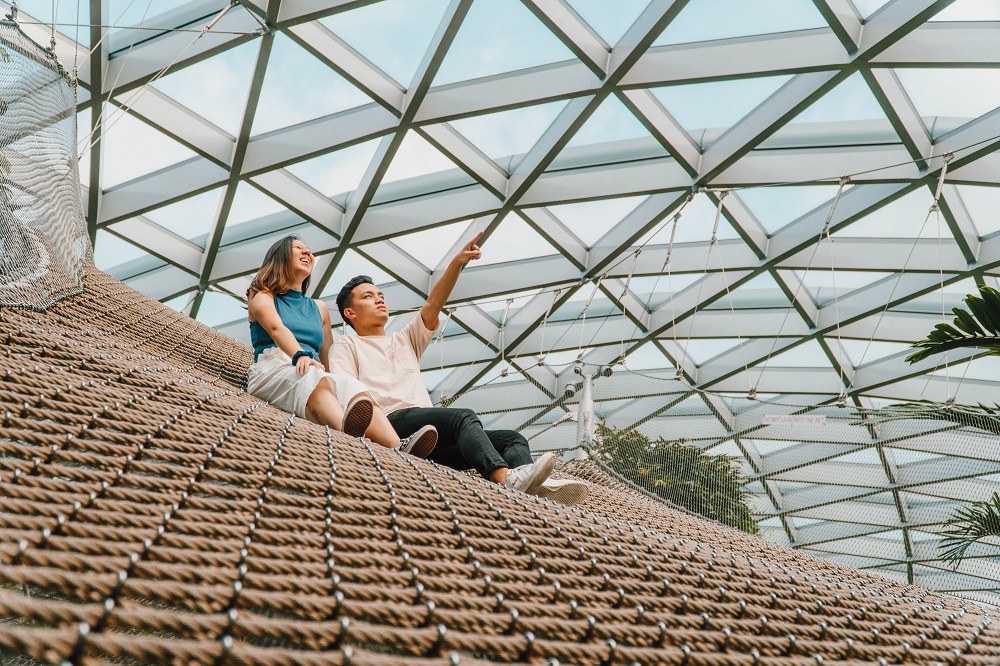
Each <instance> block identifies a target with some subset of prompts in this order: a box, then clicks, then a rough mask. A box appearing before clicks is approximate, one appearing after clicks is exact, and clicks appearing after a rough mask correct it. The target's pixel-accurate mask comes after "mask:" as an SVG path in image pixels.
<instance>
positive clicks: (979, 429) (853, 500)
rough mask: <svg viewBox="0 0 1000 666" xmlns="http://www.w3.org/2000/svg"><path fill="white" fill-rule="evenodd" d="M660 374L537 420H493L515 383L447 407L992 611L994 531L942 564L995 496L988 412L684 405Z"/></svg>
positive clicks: (997, 599) (667, 498)
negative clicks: (958, 521)
mask: <svg viewBox="0 0 1000 666" xmlns="http://www.w3.org/2000/svg"><path fill="white" fill-rule="evenodd" d="M655 374H656V371H653V372H645V373H644V372H631V371H629V370H627V369H618V370H616V371H615V372H614V374H613V375H612V376H608V377H598V378H595V379H594V380H593V390H592V401H591V403H590V404H591V406H590V407H588V403H587V397H586V392H582V393H581V392H577V393H576V394H575V395H570V396H568V397H565V398H562V399H560V400H558V401H556V403H555V404H553V406H552V407H553V408H552V409H551V411H549V412H547V413H546V415H545V416H544V417H542V418H528V419H526V418H525V415H526V414H527V410H525V411H521V410H496V411H493V410H490V409H489V408H488V406H487V405H488V404H489V403H492V404H495V405H497V406H498V407H499V406H501V405H503V404H504V403H510V402H512V401H514V398H513V397H508V398H505V397H504V395H503V394H504V393H507V394H508V395H509V396H518V395H521V394H523V393H525V392H527V391H528V390H529V386H528V384H527V382H525V381H524V380H523V379H522V380H518V379H513V378H512V379H511V380H510V381H506V382H503V383H499V384H498V383H494V384H493V385H491V386H487V387H484V388H481V389H479V390H473V391H470V392H469V393H467V394H465V395H464V396H461V397H459V398H458V400H456V401H455V404H456V406H460V407H461V406H469V407H475V408H477V409H478V410H479V411H480V413H481V416H482V418H483V421H484V423H485V424H486V425H487V427H489V428H501V427H513V428H519V429H521V431H522V432H523V433H524V434H525V435H526V436H528V437H529V439H530V441H531V446H532V449H533V450H535V451H544V450H562V451H567V452H569V451H572V450H574V449H576V450H577V451H578V452H579V451H580V450H583V451H585V452H586V453H585V455H586V456H587V457H589V459H590V460H591V461H592V462H593V463H595V464H597V465H598V466H600V467H601V468H602V469H603V470H604V471H605V472H607V473H608V474H610V475H612V476H613V477H615V478H617V479H619V480H620V481H622V482H623V483H625V484H627V485H629V486H631V487H633V488H637V489H640V490H642V491H645V492H646V493H647V494H649V495H651V496H654V497H656V498H658V499H660V500H661V501H663V502H665V503H667V504H670V505H673V506H676V507H679V508H682V509H684V510H687V511H690V512H692V513H695V514H698V515H701V516H705V517H707V518H710V519H713V520H715V521H717V522H720V523H723V524H726V525H729V526H731V527H734V528H737V529H741V530H744V531H747V532H751V533H757V534H760V535H761V536H762V537H764V538H766V539H768V540H771V541H775V542H778V543H781V544H783V545H787V546H790V547H793V548H797V549H800V550H803V551H805V552H809V553H811V554H814V555H818V556H821V557H824V558H827V559H832V560H834V561H837V562H839V563H841V564H845V565H848V566H852V567H855V568H859V569H866V570H872V571H877V572H878V573H880V574H882V575H884V576H888V577H890V578H893V579H896V580H899V581H901V582H908V583H912V584H916V585H920V586H922V587H926V588H929V589H934V590H939V591H947V592H952V593H958V594H962V595H965V596H967V597H971V598H975V599H978V600H981V601H986V602H988V603H992V604H1000V594H998V593H997V591H998V590H1000V517H998V519H997V525H996V526H995V529H994V531H993V534H995V535H996V536H988V535H984V538H981V539H978V540H976V541H975V542H974V543H972V544H971V545H970V546H969V548H968V550H966V551H964V553H963V555H964V558H963V559H961V561H960V562H958V563H957V566H956V562H955V560H954V559H952V558H949V557H948V552H949V547H951V546H953V545H954V542H953V541H949V534H948V533H949V532H950V531H953V530H954V528H955V526H954V525H953V524H952V525H949V521H950V520H952V519H954V518H956V517H959V516H960V514H961V512H962V511H963V510H968V509H969V508H970V507H972V508H977V507H978V509H982V508H983V505H982V503H985V502H987V501H989V500H991V498H992V497H993V496H994V493H996V492H998V491H1000V418H998V417H997V415H995V414H993V413H991V411H997V410H996V409H993V410H990V409H988V408H982V407H959V406H953V405H936V404H923V403H920V404H907V405H895V406H891V407H885V408H881V409H859V408H857V407H854V406H850V405H848V404H844V405H836V404H828V405H821V406H816V405H814V404H807V402H806V401H808V400H810V399H811V398H810V396H801V401H800V402H798V403H797V404H795V399H794V398H793V397H792V396H782V397H781V398H768V399H761V398H758V397H748V396H747V394H743V395H739V396H736V395H722V394H718V393H711V392H706V391H699V390H693V389H692V388H691V387H690V386H688V385H687V384H686V382H684V381H678V380H676V379H673V378H671V377H669V373H666V372H663V373H661V374H662V376H655ZM623 395H627V396H630V397H629V398H628V399H622V398H621V396H623ZM812 399H814V397H813V398H812ZM588 411H589V412H590V416H589V417H588V416H587V413H588ZM581 415H583V416H582V418H584V420H585V422H587V421H588V420H589V422H590V423H591V424H592V425H591V426H589V428H581V425H580V419H581ZM588 430H589V433H590V434H589V436H588V434H587V431H588ZM581 434H582V436H581ZM588 440H589V441H588ZM581 445H582V449H581ZM569 455H570V456H571V457H572V454H569ZM578 455H579V454H578ZM982 518H983V522H986V523H989V519H990V518H989V515H984V516H982Z"/></svg>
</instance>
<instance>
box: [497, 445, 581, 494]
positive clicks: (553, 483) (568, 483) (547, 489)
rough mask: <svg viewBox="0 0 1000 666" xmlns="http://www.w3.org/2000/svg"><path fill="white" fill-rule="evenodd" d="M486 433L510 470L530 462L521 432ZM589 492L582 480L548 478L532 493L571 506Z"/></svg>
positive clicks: (528, 451)
mask: <svg viewBox="0 0 1000 666" xmlns="http://www.w3.org/2000/svg"><path fill="white" fill-rule="evenodd" d="M486 435H487V436H488V437H489V438H490V441H491V442H493V446H494V447H496V450H497V451H498V452H499V453H500V455H501V456H503V459H504V460H506V461H507V464H508V465H509V466H510V468H511V469H512V470H516V469H517V468H518V467H521V466H522V465H528V464H530V463H531V449H530V448H529V447H528V440H526V439H525V438H524V436H523V435H522V434H521V433H519V432H517V431H516V430H487V431H486ZM589 492H590V490H589V488H588V487H587V484H586V483H584V482H583V481H575V480H571V479H553V478H548V479H546V480H545V481H544V482H542V484H541V485H540V486H538V489H537V490H536V491H535V492H534V493H533V494H535V495H539V496H540V497H545V498H547V499H550V500H555V501H556V502H559V503H560V504H566V505H567V506H572V505H574V504H578V503H580V502H582V501H583V500H585V499H587V495H588V494H589Z"/></svg>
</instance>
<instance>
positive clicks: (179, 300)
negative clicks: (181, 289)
mask: <svg viewBox="0 0 1000 666" xmlns="http://www.w3.org/2000/svg"><path fill="white" fill-rule="evenodd" d="M195 293H197V292H191V293H187V294H181V295H180V296H177V297H176V298H171V299H169V300H166V301H163V304H164V305H166V306H167V307H168V308H171V309H173V310H176V311H177V312H180V313H182V314H187V313H188V312H189V310H188V306H189V305H191V302H192V301H193V300H194V295H195Z"/></svg>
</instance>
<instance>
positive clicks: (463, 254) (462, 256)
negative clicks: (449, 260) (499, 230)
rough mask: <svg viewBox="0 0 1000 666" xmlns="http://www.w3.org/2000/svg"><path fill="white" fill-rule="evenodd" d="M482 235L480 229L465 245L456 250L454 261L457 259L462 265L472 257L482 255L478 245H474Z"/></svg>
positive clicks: (472, 258)
mask: <svg viewBox="0 0 1000 666" xmlns="http://www.w3.org/2000/svg"><path fill="white" fill-rule="evenodd" d="M482 237H483V232H482V231H480V232H479V233H478V234H476V237H475V238H473V239H472V240H470V241H469V242H468V243H466V244H465V246H463V247H462V249H461V250H459V251H458V254H456V255H455V259H454V261H457V262H458V263H460V264H463V265H464V264H467V263H469V262H470V261H472V260H474V259H479V258H480V257H482V256H483V251H482V250H481V249H480V248H479V246H478V245H476V243H478V242H479V239H480V238H482Z"/></svg>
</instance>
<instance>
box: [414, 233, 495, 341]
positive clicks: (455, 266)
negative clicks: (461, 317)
mask: <svg viewBox="0 0 1000 666" xmlns="http://www.w3.org/2000/svg"><path fill="white" fill-rule="evenodd" d="M482 237H483V232H482V231H480V232H479V233H478V234H476V237H475V238H473V239H472V240H470V241H469V242H468V243H466V244H465V245H463V246H462V249H461V250H459V251H458V254H456V255H455V258H454V259H452V260H451V263H449V264H448V267H447V268H446V269H444V273H443V274H442V275H441V277H440V278H439V279H438V281H437V284H435V285H434V287H433V288H432V289H431V293H429V294H428V295H427V302H426V303H424V307H422V308H420V318H421V319H422V320H423V322H424V327H425V328H427V330H429V331H434V330H437V326H438V317H439V316H440V315H441V308H443V307H444V304H445V303H446V302H447V300H448V297H449V296H451V290H452V289H454V288H455V283H456V282H458V274H459V273H461V272H462V269H463V268H465V265H466V264H468V263H469V262H470V261H472V260H473V259H479V258H480V257H481V256H483V251H482V250H480V249H479V246H478V245H476V243H478V242H479V239H480V238H482Z"/></svg>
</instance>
